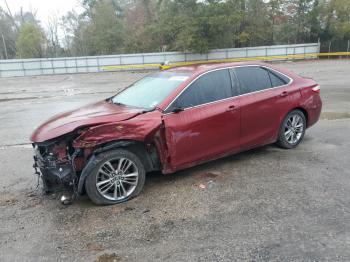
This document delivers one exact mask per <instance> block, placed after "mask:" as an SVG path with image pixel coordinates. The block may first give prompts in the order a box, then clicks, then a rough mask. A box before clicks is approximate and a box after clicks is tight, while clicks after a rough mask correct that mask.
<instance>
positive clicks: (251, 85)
mask: <svg viewBox="0 0 350 262" xmlns="http://www.w3.org/2000/svg"><path fill="white" fill-rule="evenodd" d="M235 73H236V75H237V78H238V80H239V82H240V84H241V94H247V93H252V92H256V91H260V90H264V89H267V88H271V87H272V85H271V80H270V76H269V73H268V72H267V71H266V70H265V69H263V68H261V67H259V66H246V67H237V68H235Z"/></svg>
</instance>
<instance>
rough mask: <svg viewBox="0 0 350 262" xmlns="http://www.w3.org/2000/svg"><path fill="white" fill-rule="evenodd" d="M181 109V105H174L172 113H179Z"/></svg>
mask: <svg viewBox="0 0 350 262" xmlns="http://www.w3.org/2000/svg"><path fill="white" fill-rule="evenodd" d="M182 111H184V109H183V108H182V107H176V108H174V109H173V111H172V112H173V113H175V114H177V113H180V112H182Z"/></svg>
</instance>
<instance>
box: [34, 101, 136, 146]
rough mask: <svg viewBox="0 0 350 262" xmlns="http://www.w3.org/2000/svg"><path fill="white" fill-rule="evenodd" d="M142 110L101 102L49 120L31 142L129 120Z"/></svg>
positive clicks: (38, 130) (36, 131)
mask: <svg viewBox="0 0 350 262" xmlns="http://www.w3.org/2000/svg"><path fill="white" fill-rule="evenodd" d="M141 112H142V109H135V108H129V107H125V106H121V105H115V104H112V103H109V102H107V101H101V102H97V103H94V104H90V105H86V106H84V107H81V108H79V109H76V110H72V111H69V112H66V113H62V114H59V115H56V116H54V117H52V118H50V119H49V120H48V121H46V122H45V123H43V124H42V125H41V126H39V127H38V128H37V129H36V130H35V131H34V132H33V134H32V135H31V138H30V140H31V141H32V142H37V143H40V142H44V141H47V140H50V139H53V138H55V137H59V136H62V135H64V134H68V133H70V132H72V131H74V130H75V129H77V128H79V127H86V126H94V125H99V124H106V123H111V122H118V121H123V120H127V119H130V118H132V117H135V116H136V115H138V114H140V113H141Z"/></svg>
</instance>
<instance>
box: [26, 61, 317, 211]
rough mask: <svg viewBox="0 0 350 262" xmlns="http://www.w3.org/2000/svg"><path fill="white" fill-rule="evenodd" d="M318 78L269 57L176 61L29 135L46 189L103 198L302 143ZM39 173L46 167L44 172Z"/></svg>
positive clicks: (312, 117) (313, 116) (120, 197)
mask: <svg viewBox="0 0 350 262" xmlns="http://www.w3.org/2000/svg"><path fill="white" fill-rule="evenodd" d="M319 92H320V88H319V86H318V85H317V83H316V82H315V81H314V80H312V79H308V78H303V77H301V76H298V75H296V74H294V73H292V72H289V71H287V70H285V69H282V68H280V67H276V66H273V65H270V64H264V63H256V62H249V63H222V64H202V65H191V66H183V67H175V68H171V69H169V70H164V71H160V72H157V73H153V74H150V75H148V76H146V77H144V78H143V79H141V80H139V81H137V82H136V83H134V84H132V85H131V86H129V87H128V88H126V89H124V90H122V91H121V92H119V93H118V94H116V95H115V96H113V97H111V98H108V99H106V100H104V101H100V102H98V103H95V104H92V105H88V106H85V107H82V108H80V109H77V110H74V111H71V112H67V113H64V114H61V115H58V116H55V117H53V118H51V119H49V120H48V121H47V122H46V123H44V124H43V125H41V126H40V127H38V128H37V130H35V132H34V133H33V134H32V136H31V140H32V141H33V146H34V148H35V156H34V160H35V164H34V167H35V169H36V170H37V172H38V174H40V173H41V177H42V178H43V184H44V190H45V191H46V192H50V191H52V190H54V189H55V186H57V184H63V185H68V186H70V187H72V188H73V189H74V192H75V193H76V194H83V193H84V192H86V193H87V194H88V196H89V197H90V199H91V200H92V201H93V202H94V203H96V204H115V203H120V202H123V201H127V200H129V199H131V198H132V197H135V196H136V195H138V194H139V193H140V192H141V190H142V188H143V185H144V182H145V178H146V173H147V172H150V171H162V172H163V173H164V174H168V173H173V172H176V171H178V170H181V169H185V168H188V167H191V166H195V165H198V164H201V163H204V162H207V161H211V160H214V159H217V158H220V157H223V156H227V155H230V154H234V153H237V152H241V151H244V150H248V149H251V148H254V147H259V146H263V145H267V144H271V143H275V142H277V144H278V145H280V146H281V147H283V148H287V149H290V148H294V147H296V146H297V145H298V144H299V143H300V142H301V141H302V139H303V137H304V134H305V130H306V128H308V127H310V126H312V125H313V124H315V123H316V122H317V121H318V119H319V116H320V113H321V107H322V102H321V99H320V94H319ZM39 172H40V173H39Z"/></svg>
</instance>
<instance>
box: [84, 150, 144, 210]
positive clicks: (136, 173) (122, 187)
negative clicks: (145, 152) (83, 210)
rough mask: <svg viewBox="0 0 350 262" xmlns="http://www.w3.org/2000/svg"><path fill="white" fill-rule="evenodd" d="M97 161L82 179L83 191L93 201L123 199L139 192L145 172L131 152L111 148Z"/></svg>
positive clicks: (109, 202)
mask: <svg viewBox="0 0 350 262" xmlns="http://www.w3.org/2000/svg"><path fill="white" fill-rule="evenodd" d="M97 161H98V162H97V165H96V167H95V168H94V169H93V170H92V172H91V173H90V175H89V176H88V177H87V178H86V182H85V189H86V193H87V194H88V196H89V198H90V199H91V200H92V201H93V202H94V203H95V204H98V205H111V204H117V203H121V202H125V201H127V200H129V199H131V198H133V197H135V196H137V195H138V194H139V193H140V192H141V190H142V188H143V185H144V183H145V176H146V172H145V168H144V166H143V164H142V162H141V160H140V159H139V158H138V157H137V156H136V155H135V154H134V153H132V152H130V151H128V150H124V149H118V150H113V151H109V152H106V153H102V154H100V155H98V156H97Z"/></svg>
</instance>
